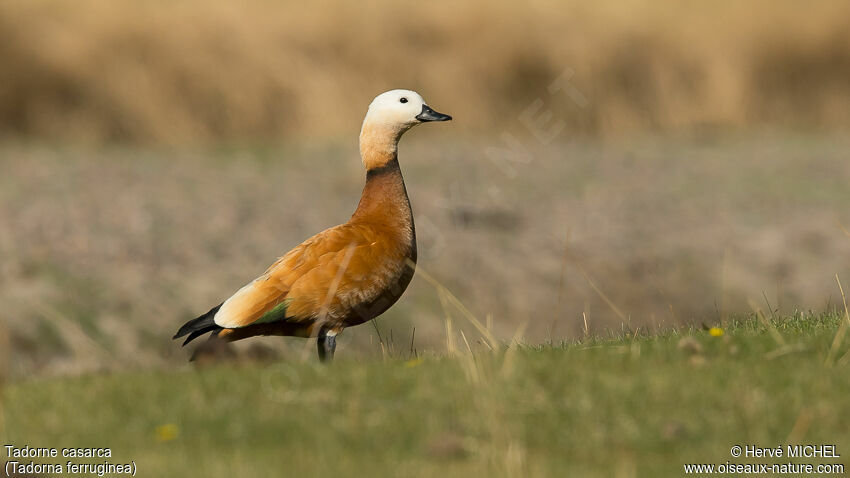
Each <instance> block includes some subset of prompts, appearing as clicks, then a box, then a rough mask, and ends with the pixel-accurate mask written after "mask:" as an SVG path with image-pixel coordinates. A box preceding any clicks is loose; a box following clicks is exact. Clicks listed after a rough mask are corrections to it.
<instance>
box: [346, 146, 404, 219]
mask: <svg viewBox="0 0 850 478" xmlns="http://www.w3.org/2000/svg"><path fill="white" fill-rule="evenodd" d="M351 220H352V222H358V221H368V222H371V223H375V224H380V225H385V226H389V227H392V228H397V229H399V230H409V231H410V233H411V234H413V213H412V211H411V209H410V199H408V197H407V189H406V188H405V186H404V178H403V177H402V175H401V168H400V167H399V165H398V159H397V158H396V157H395V154H393V157H392V159H390V160H389V161H387V162H385V163H384V164H383V165H382V166H378V167H375V168H369V169H367V170H366V186H364V187H363V194H362V195H361V196H360V203H359V204H358V205H357V210H355V211H354V215H353V216H351Z"/></svg>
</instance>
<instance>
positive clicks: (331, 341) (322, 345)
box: [316, 329, 337, 362]
mask: <svg viewBox="0 0 850 478" xmlns="http://www.w3.org/2000/svg"><path fill="white" fill-rule="evenodd" d="M336 334H337V331H336V330H328V329H322V330H321V331H319V337H318V341H317V342H316V344H317V345H318V348H319V360H320V361H321V362H329V361H331V360H333V358H334V351H335V350H336Z"/></svg>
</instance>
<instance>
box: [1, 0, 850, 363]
mask: <svg viewBox="0 0 850 478" xmlns="http://www.w3.org/2000/svg"><path fill="white" fill-rule="evenodd" d="M847 18H850V3H847V2H842V1H821V2H815V3H810V4H803V3H800V2H795V1H772V0H752V1H749V2H731V1H730V2H725V1H724V2H711V3H708V2H704V3H694V2H673V1H652V2H650V1H624V2H623V1H620V2H602V3H600V2H573V1H568V2H562V1H543V0H541V1H532V2H526V3H523V4H519V3H516V2H507V1H501V0H496V1H488V2H464V3H458V2H445V1H431V2H417V3H411V2H392V1H389V0H378V1H368V2H358V3H357V4H338V3H332V2H313V3H312V5H311V6H310V7H309V8H308V7H305V6H303V5H301V4H299V3H298V2H271V1H267V0H249V1H246V2H239V3H238V4H237V3H233V2H219V1H212V2H210V1H203V2H202V1H200V0H184V1H180V2H165V1H152V2H131V1H129V0H119V1H112V2H101V1H95V0H81V1H77V2H70V3H69V2H62V1H58V0H37V1H32V0H26V1H25V0H5V1H3V2H0V64H2V68H0V171H2V174H0V257H2V260H1V261H0V305H1V306H0V320H2V330H0V350H2V359H3V360H5V361H6V366H4V367H2V368H3V369H4V370H5V371H7V372H8V373H10V374H11V375H13V376H26V375H30V374H36V373H42V374H65V373H78V372H81V371H89V370H101V369H116V368H127V367H138V368H141V367H161V366H166V365H169V364H176V363H182V362H183V361H185V359H186V352H184V351H183V350H181V349H180V348H179V346H178V344H176V343H173V342H172V341H171V340H170V337H171V335H172V334H173V332H174V331H175V330H176V328H177V327H178V326H179V325H180V324H182V323H183V322H184V321H185V320H187V319H189V318H192V317H194V316H196V315H198V314H200V313H202V312H204V311H206V310H207V309H208V308H209V307H211V306H212V305H215V304H217V303H218V302H219V301H221V300H222V299H223V298H225V297H227V296H228V295H229V294H231V293H232V292H233V291H235V290H236V289H238V288H239V287H240V286H241V285H243V284H244V283H246V282H247V281H249V280H251V279H253V278H254V277H255V276H256V275H258V274H259V273H260V272H262V271H263V270H264V269H265V267H266V266H267V265H268V264H270V263H271V262H272V261H274V259H275V258H276V257H277V256H278V255H281V254H283V253H285V252H286V251H288V250H289V249H290V248H291V247H293V246H295V245H296V244H298V243H299V242H300V241H301V240H303V239H305V238H306V237H308V236H310V235H312V234H313V233H315V232H318V231H319V230H321V229H323V228H326V227H329V226H333V225H335V224H338V223H340V222H344V221H345V220H347V218H348V216H349V214H350V213H351V212H352V211H353V209H354V207H355V205H356V203H357V200H358V198H359V193H360V189H361V188H362V183H363V178H364V174H363V171H362V166H361V164H360V161H359V159H358V153H357V135H358V132H359V127H360V122H361V120H362V116H363V114H364V113H365V110H366V107H367V106H368V104H369V102H370V101H371V99H372V98H373V97H374V96H375V95H377V94H378V93H380V92H382V91H385V90H388V89H392V88H409V89H414V90H417V91H419V92H420V93H422V95H423V96H424V97H425V98H426V99H427V100H428V102H429V104H431V106H433V107H434V108H435V109H437V110H438V111H442V112H446V113H449V114H451V115H453V116H454V118H455V120H454V121H453V122H452V123H449V124H440V125H436V126H434V125H429V126H427V127H423V128H420V129H417V130H415V131H413V132H411V133H409V134H408V135H407V136H406V137H405V139H404V140H403V143H402V146H401V153H400V158H401V163H402V168H403V171H404V173H405V178H406V180H407V186H408V190H409V193H410V196H411V201H412V204H413V208H414V213H415V215H416V224H417V233H418V236H419V243H420V250H421V253H420V254H421V257H420V261H419V262H420V266H421V270H422V271H424V272H426V273H427V274H428V275H429V276H430V277H433V279H434V280H435V281H438V282H439V283H440V284H442V285H443V286H445V287H446V288H448V290H450V291H451V292H452V293H453V294H454V295H455V296H456V297H457V298H458V299H459V300H460V301H461V302H462V303H463V304H464V305H465V306H466V307H467V308H468V309H469V311H471V313H472V314H474V315H475V316H476V317H477V318H478V319H479V320H480V321H481V322H483V323H491V324H492V329H493V331H494V333H495V335H496V336H497V337H500V338H503V339H506V340H507V339H510V338H511V337H515V336H522V337H524V339H525V340H526V341H528V342H531V343H540V342H549V341H555V342H557V341H560V340H562V339H570V338H577V337H581V336H583V335H584V334H586V333H592V334H604V333H606V330H610V331H614V332H621V331H623V330H628V331H634V330H637V329H639V328H645V329H647V330H654V329H658V328H663V327H669V326H671V325H673V324H679V323H696V324H703V323H704V324H711V325H713V324H719V323H723V321H725V320H728V318H729V317H730V316H733V315H734V314H736V313H745V312H749V311H752V310H754V309H761V310H764V311H765V313H768V314H769V313H771V312H772V311H777V310H778V311H782V312H786V313H787V312H793V311H794V310H796V309H813V310H823V309H829V308H832V307H836V306H838V305H839V304H840V303H841V302H840V301H841V294H840V292H839V290H838V287H837V284H836V280H835V275H836V274H844V275H845V276H846V277H847V282H850V273H849V272H850V271H848V266H850V232H848V231H847V229H846V228H847V227H850V211H849V210H848V204H849V203H850V187H848V186H850V161H849V160H850V155H848V152H850V136H848V132H850V31H848V29H847V25H846V19H847ZM443 299H445V297H443ZM452 314H455V315H456V312H453V311H452V310H446V309H445V308H444V307H443V306H442V301H441V294H440V293H439V292H438V290H437V289H435V287H434V285H433V284H432V283H431V282H429V281H427V280H425V279H423V277H422V275H421V274H420V275H418V276H417V277H416V278H415V279H414V281H413V283H412V284H411V287H410V288H409V289H408V291H407V292H406V294H405V296H404V298H403V299H402V300H401V301H400V302H399V303H398V304H397V305H396V306H395V307H394V308H393V309H392V310H391V311H389V312H388V313H387V314H385V315H384V316H383V317H382V318H381V319H379V320H378V321H377V322H376V324H375V325H371V324H364V325H363V326H361V327H358V328H354V329H349V330H348V331H346V333H345V335H344V336H343V338H342V339H341V340H342V342H341V343H342V345H341V353H342V354H345V355H349V356H353V357H369V356H373V355H381V354H384V353H391V354H397V355H402V356H406V355H407V354H409V353H410V351H411V349H412V348H415V349H416V351H417V352H420V353H421V352H423V351H429V350H431V351H436V352H442V351H445V350H446V347H447V343H451V340H448V339H447V331H446V324H447V322H450V323H451V324H453V325H452V327H451V334H450V335H451V336H455V335H456V334H457V333H458V331H460V330H463V331H464V333H465V336H466V337H468V338H469V339H470V342H474V341H476V338H477V337H478V333H477V332H476V331H475V329H474V328H473V327H472V326H471V325H470V324H469V323H468V322H466V321H465V319H463V318H462V317H456V316H453V315H452ZM414 328H415V334H414ZM457 337H459V336H456V337H454V339H457V340H460V339H458V338H457ZM381 342H383V346H382V345H381ZM411 343H412V344H413V345H412V346H411ZM473 346H475V345H474V344H473ZM303 347H304V345H303V341H297V340H282V339H260V340H254V341H250V342H249V343H243V344H238V347H236V351H235V353H236V354H237V355H239V356H243V357H249V358H250V357H272V358H279V357H283V358H287V357H294V356H300V355H301V354H302V350H303ZM310 347H311V353H312V345H310Z"/></svg>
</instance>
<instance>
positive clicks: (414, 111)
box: [360, 90, 452, 169]
mask: <svg viewBox="0 0 850 478" xmlns="http://www.w3.org/2000/svg"><path fill="white" fill-rule="evenodd" d="M451 119H452V117H451V116H449V115H445V114H442V113H437V112H436V111H434V110H432V109H431V108H430V107H429V106H428V105H427V104H426V103H425V100H424V99H422V96H420V95H419V93H417V92H415V91H410V90H391V91H387V92H386V93H381V94H380V95H378V96H377V97H375V99H374V100H372V103H371V104H370V105H369V111H367V112H366V118H365V119H364V120H363V127H362V128H361V129H360V155H361V156H362V158H363V164H364V165H366V168H367V169H371V168H373V167H380V166H383V165H384V164H386V162H387V161H389V160H390V159H392V157H394V156H395V154H396V151H397V149H398V140H399V139H400V138H401V135H403V134H404V133H405V132H406V131H407V130H409V129H410V128H412V127H414V126H416V125H418V124H421V123H424V122H428V121H448V120H451Z"/></svg>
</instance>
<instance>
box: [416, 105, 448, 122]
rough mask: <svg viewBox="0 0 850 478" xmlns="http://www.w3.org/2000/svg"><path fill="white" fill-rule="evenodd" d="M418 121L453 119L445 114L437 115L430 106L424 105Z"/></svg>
mask: <svg viewBox="0 0 850 478" xmlns="http://www.w3.org/2000/svg"><path fill="white" fill-rule="evenodd" d="M416 119H418V120H419V121H450V120H451V119H452V117H451V116H449V115H444V114H443V113H437V112H436V111H434V110H432V109H431V107H430V106H428V105H422V112H421V113H419V114H418V115H416Z"/></svg>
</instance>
